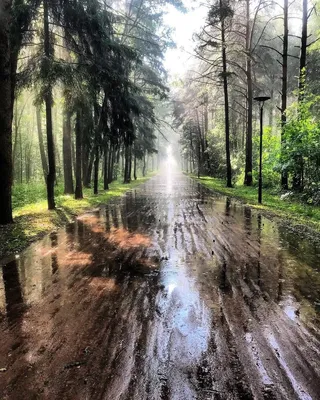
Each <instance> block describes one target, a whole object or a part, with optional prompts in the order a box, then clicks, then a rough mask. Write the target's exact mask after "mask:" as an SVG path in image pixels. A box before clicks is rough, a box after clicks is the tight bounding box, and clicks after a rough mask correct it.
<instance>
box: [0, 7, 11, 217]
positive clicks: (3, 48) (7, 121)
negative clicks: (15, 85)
mask: <svg viewBox="0 0 320 400" xmlns="http://www.w3.org/2000/svg"><path fill="white" fill-rule="evenodd" d="M11 4H12V1H11V0H2V1H1V3H0V71H1V72H0V93H1V96H0V142H1V146H0V171H1V173H0V224H8V223H11V222H12V221H13V219H12V203H11V190H12V189H11V188H12V117H13V98H12V81H11V58H10V52H11V49H10V38H9V34H10V27H9V20H10V12H11Z"/></svg>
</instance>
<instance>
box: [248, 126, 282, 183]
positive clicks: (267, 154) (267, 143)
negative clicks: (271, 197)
mask: <svg viewBox="0 0 320 400" xmlns="http://www.w3.org/2000/svg"><path fill="white" fill-rule="evenodd" d="M259 146H260V135H259V134H258V133H257V134H256V135H254V137H253V151H254V153H253V162H254V169H253V179H254V182H256V183H258V171H259ZM280 148H281V142H280V137H279V136H278V135H275V134H274V133H273V132H272V128H271V127H264V129H263V140H262V171H263V180H262V182H263V187H265V188H272V187H278V185H279V181H280V173H279V172H280V171H279V169H280V152H281V151H280Z"/></svg>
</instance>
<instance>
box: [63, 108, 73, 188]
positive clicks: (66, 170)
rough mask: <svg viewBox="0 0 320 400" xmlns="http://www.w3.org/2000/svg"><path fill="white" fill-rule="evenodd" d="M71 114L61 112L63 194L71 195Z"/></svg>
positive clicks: (66, 111) (65, 111) (65, 110)
mask: <svg viewBox="0 0 320 400" xmlns="http://www.w3.org/2000/svg"><path fill="white" fill-rule="evenodd" d="M71 132H72V128H71V112H70V111H68V110H67V107H66V106H65V109H64V111H63V138H62V141H63V147H62V149H63V175H64V193H65V194H73V193H74V188H73V174H72V150H71Z"/></svg>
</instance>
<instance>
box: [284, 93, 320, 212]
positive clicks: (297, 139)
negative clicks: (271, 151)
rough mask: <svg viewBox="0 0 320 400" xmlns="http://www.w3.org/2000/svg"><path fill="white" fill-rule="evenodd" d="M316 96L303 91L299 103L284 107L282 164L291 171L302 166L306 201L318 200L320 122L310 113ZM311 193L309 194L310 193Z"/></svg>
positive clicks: (316, 99) (317, 201)
mask: <svg viewBox="0 0 320 400" xmlns="http://www.w3.org/2000/svg"><path fill="white" fill-rule="evenodd" d="M317 102H319V97H316V96H313V95H305V98H304V100H303V101H301V102H300V103H294V104H292V106H291V107H289V108H288V112H287V124H286V127H285V146H284V151H283V154H282V159H281V161H282V167H283V168H286V170H287V171H288V172H289V173H291V174H292V175H295V174H297V173H301V168H303V186H304V188H305V189H306V190H307V191H308V193H307V194H306V196H305V198H306V199H307V200H308V203H315V204H320V203H319V196H318V192H319V190H320V123H319V121H318V120H317V118H316V117H315V116H314V115H313V114H312V112H311V111H312V108H313V106H314V105H315V104H316V103H317ZM310 196H311V197H310Z"/></svg>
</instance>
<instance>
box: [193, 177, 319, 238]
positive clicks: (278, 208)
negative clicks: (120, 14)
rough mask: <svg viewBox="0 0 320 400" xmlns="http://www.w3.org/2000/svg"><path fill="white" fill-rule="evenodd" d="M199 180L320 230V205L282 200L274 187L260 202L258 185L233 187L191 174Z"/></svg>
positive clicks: (254, 205)
mask: <svg viewBox="0 0 320 400" xmlns="http://www.w3.org/2000/svg"><path fill="white" fill-rule="evenodd" d="M191 177H192V178H193V179H196V180H197V181H198V182H200V183H202V184H203V185H204V186H207V187H208V188H209V189H212V190H214V191H216V192H219V193H222V194H225V195H228V196H232V197H235V198H237V199H239V200H241V201H244V202H245V203H246V204H248V205H249V206H251V207H253V208H257V209H260V210H263V211H265V212H269V213H270V212H271V213H272V214H274V215H277V216H279V217H283V218H290V219H291V220H292V221H294V222H296V223H299V224H304V225H308V226H311V227H312V228H313V229H316V230H317V231H320V207H318V206H311V205H308V204H303V203H301V202H299V201H295V200H291V199H290V200H288V199H285V200H281V198H280V194H279V193H277V192H276V191H275V190H274V189H273V190H271V189H263V191H262V203H263V204H258V189H257V187H247V186H242V185H241V186H240V185H236V186H234V187H233V188H227V187H226V184H225V181H224V180H222V179H216V178H211V177H209V176H202V177H200V179H198V178H197V177H195V176H193V175H192V176H191Z"/></svg>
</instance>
